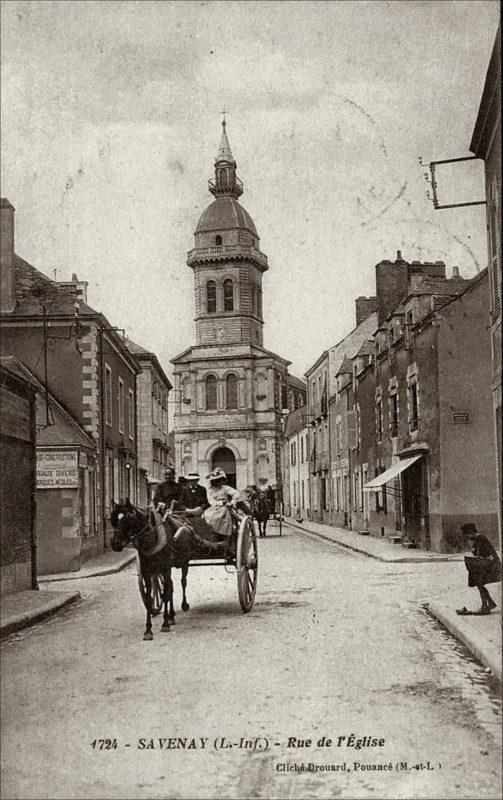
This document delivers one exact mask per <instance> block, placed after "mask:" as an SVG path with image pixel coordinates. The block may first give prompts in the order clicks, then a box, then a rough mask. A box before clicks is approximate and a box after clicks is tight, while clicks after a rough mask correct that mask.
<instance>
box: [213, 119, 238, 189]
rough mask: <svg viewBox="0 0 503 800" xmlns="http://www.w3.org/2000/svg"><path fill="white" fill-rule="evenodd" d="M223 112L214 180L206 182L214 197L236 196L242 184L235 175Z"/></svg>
mask: <svg viewBox="0 0 503 800" xmlns="http://www.w3.org/2000/svg"><path fill="white" fill-rule="evenodd" d="M223 113H224V118H223V120H222V137H221V139H220V147H219V148H218V153H217V157H216V159H215V180H214V181H212V180H210V181H209V182H208V188H209V190H210V192H211V194H212V195H213V196H214V197H234V198H238V197H239V196H240V195H242V194H243V184H242V183H241V181H240V180H239V178H238V176H237V175H236V162H235V161H234V156H233V155H232V151H231V146H230V144H229V140H228V138H227V131H226V127H227V123H226V121H225V112H223Z"/></svg>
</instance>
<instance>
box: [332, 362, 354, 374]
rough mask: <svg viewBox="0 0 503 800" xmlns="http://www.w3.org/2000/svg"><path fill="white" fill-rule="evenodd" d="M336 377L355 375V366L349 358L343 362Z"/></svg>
mask: <svg viewBox="0 0 503 800" xmlns="http://www.w3.org/2000/svg"><path fill="white" fill-rule="evenodd" d="M335 374H336V375H352V374H353V364H352V363H351V361H350V359H349V358H344V359H343V360H342V364H341V365H340V367H339V369H338V370H337V372H336V373H335Z"/></svg>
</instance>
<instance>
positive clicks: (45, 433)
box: [0, 356, 96, 450]
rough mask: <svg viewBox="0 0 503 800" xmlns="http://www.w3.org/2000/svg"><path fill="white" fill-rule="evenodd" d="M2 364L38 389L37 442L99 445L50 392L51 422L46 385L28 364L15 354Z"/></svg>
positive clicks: (49, 444)
mask: <svg viewBox="0 0 503 800" xmlns="http://www.w3.org/2000/svg"><path fill="white" fill-rule="evenodd" d="M0 363H1V364H2V367H7V368H8V369H10V370H11V371H12V372H15V373H17V374H18V375H21V376H22V377H23V378H25V379H26V380H28V381H30V382H31V383H32V384H33V385H34V386H35V387H36V390H37V414H36V425H37V445H38V446H42V447H58V446H59V447H86V448H88V449H93V450H95V449H96V444H95V442H94V440H93V439H92V438H91V436H89V434H88V433H86V432H85V431H84V430H83V429H82V428H81V427H80V425H79V423H78V422H77V420H76V419H74V418H73V417H72V415H71V414H70V413H69V412H68V411H67V410H66V409H65V408H64V407H63V406H62V405H61V403H60V402H59V400H57V399H56V398H55V396H54V395H53V394H52V393H51V392H48V401H49V419H50V421H51V424H50V425H47V416H46V414H47V411H46V404H45V394H46V393H45V387H44V386H43V384H42V383H41V382H40V381H39V380H38V378H36V377H35V375H33V373H32V372H30V370H29V369H28V367H27V366H26V365H25V364H23V363H22V362H21V361H19V360H18V359H17V358H16V357H15V356H1V357H0Z"/></svg>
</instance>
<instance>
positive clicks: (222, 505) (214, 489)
mask: <svg viewBox="0 0 503 800" xmlns="http://www.w3.org/2000/svg"><path fill="white" fill-rule="evenodd" d="M206 480H207V481H208V484H209V487H208V489H207V492H206V494H207V496H208V503H209V504H210V505H209V508H207V509H206V511H205V512H204V514H203V516H204V519H205V520H206V522H207V523H208V525H209V526H210V527H211V528H213V530H214V531H215V532H216V533H219V534H220V535H221V536H230V535H231V533H232V517H231V515H230V512H229V509H228V508H227V505H230V506H232V507H233V508H242V509H243V510H244V511H245V513H249V509H248V506H247V505H246V503H245V500H244V498H243V496H242V495H241V494H240V492H238V491H237V489H233V488H232V486H228V485H227V475H226V474H225V472H224V471H223V469H221V467H217V468H216V469H214V470H213V472H210V474H209V475H207V476H206Z"/></svg>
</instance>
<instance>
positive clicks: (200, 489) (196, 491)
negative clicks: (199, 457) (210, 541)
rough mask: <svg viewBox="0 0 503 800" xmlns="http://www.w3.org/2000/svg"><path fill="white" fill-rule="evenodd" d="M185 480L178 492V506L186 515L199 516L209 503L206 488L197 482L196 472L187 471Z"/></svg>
mask: <svg viewBox="0 0 503 800" xmlns="http://www.w3.org/2000/svg"><path fill="white" fill-rule="evenodd" d="M185 480H186V484H185V486H184V487H183V488H182V491H181V492H180V498H179V503H180V506H181V507H182V508H183V509H184V510H185V514H186V516H187V517H200V516H201V514H202V513H203V512H204V511H206V509H207V508H208V505H209V503H208V497H207V494H206V489H205V488H204V486H201V484H200V483H199V475H198V473H197V472H189V474H188V475H187V476H186V479H185Z"/></svg>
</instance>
